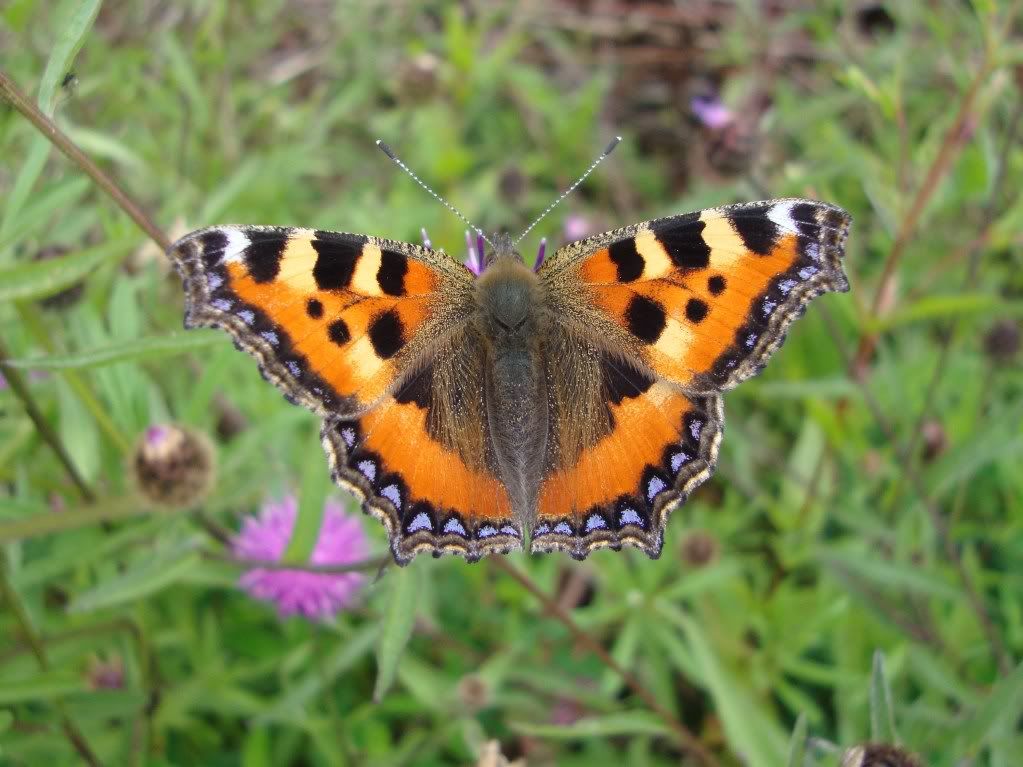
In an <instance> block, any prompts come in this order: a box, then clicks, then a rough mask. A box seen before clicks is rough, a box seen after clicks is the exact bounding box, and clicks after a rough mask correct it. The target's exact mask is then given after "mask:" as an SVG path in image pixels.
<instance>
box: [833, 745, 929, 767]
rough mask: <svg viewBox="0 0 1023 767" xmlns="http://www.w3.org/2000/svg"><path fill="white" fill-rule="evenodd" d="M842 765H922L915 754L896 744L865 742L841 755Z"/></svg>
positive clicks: (915, 766) (905, 766)
mask: <svg viewBox="0 0 1023 767" xmlns="http://www.w3.org/2000/svg"><path fill="white" fill-rule="evenodd" d="M842 767H922V765H921V764H920V762H919V761H918V760H917V758H916V757H915V756H913V755H912V754H910V753H909V752H908V751H905V750H904V749H901V748H899V747H897V746H889V745H887V744H885V743H865V744H863V745H862V746H854V747H853V748H850V749H849V750H848V751H846V752H845V754H844V755H843V756H842Z"/></svg>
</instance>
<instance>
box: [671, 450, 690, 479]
mask: <svg viewBox="0 0 1023 767" xmlns="http://www.w3.org/2000/svg"><path fill="white" fill-rule="evenodd" d="M688 460H689V456H688V455H686V454H685V453H672V456H671V470H672V471H673V472H674V473H675V474H678V470H679V469H681V468H682V464H684V463H685V462H686V461H688Z"/></svg>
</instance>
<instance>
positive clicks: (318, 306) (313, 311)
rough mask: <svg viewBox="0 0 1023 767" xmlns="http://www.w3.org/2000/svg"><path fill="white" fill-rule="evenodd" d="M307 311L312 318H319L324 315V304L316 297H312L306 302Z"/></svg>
mask: <svg viewBox="0 0 1023 767" xmlns="http://www.w3.org/2000/svg"><path fill="white" fill-rule="evenodd" d="M305 313H306V314H308V315H309V317H310V318H312V319H314V320H318V319H320V317H322V316H323V304H322V303H321V302H320V301H318V300H317V299H315V298H310V299H309V300H308V301H306V302H305Z"/></svg>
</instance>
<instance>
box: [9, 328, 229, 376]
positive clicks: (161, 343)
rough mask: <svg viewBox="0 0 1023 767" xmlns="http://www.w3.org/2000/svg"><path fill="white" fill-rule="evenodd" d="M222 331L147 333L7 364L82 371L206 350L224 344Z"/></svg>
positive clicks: (32, 367)
mask: <svg viewBox="0 0 1023 767" xmlns="http://www.w3.org/2000/svg"><path fill="white" fill-rule="evenodd" d="M225 340H226V339H225V338H224V335H223V333H217V332H215V331H212V330H192V331H189V332H187V333H170V334H168V335H165V336H149V337H148V338H139V339H138V340H136V341H128V342H127V343H120V344H115V345H112V346H102V347H100V348H98V349H88V350H86V351H82V352H75V353H74V354H61V355H55V356H52V357H29V358H24V359H13V360H8V361H7V364H8V365H10V366H11V367H16V368H28V369H32V370H81V369H85V368H97V367H103V366H105V365H113V364H115V363H118V362H139V361H141V360H146V359H153V358H159V357H171V356H174V355H176V354H187V353H188V352H193V351H197V350H199V349H205V348H207V347H210V346H217V345H219V344H223V343H225Z"/></svg>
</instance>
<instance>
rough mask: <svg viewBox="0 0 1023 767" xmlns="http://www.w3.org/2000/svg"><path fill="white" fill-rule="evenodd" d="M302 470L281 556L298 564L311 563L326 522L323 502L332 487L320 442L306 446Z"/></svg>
mask: <svg viewBox="0 0 1023 767" xmlns="http://www.w3.org/2000/svg"><path fill="white" fill-rule="evenodd" d="M301 472H302V486H301V488H300V489H299V494H298V514H296V515H295V526H294V527H293V528H292V530H291V538H290V539H289V540H288V547H287V548H286V549H285V550H284V556H283V557H282V560H283V561H284V562H289V563H291V564H296V565H300V564H304V563H306V562H308V561H309V558H310V557H311V556H312V555H313V550H314V549H315V548H316V542H317V541H318V540H319V538H320V527H321V526H322V525H323V511H324V502H325V501H326V499H327V493H328V492H329V491H330V489H331V484H330V481H329V474H328V473H327V469H326V466H325V465H324V463H323V448H322V447H321V446H320V444H319V442H318V441H316V440H312V441H310V442H309V444H308V446H307V447H306V460H305V461H303V462H302V466H301Z"/></svg>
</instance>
